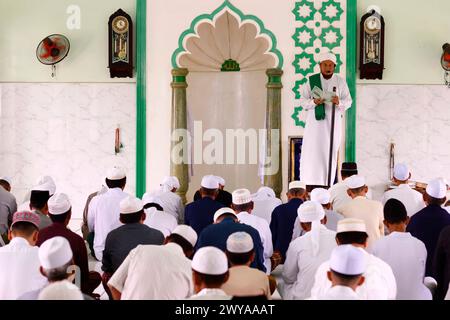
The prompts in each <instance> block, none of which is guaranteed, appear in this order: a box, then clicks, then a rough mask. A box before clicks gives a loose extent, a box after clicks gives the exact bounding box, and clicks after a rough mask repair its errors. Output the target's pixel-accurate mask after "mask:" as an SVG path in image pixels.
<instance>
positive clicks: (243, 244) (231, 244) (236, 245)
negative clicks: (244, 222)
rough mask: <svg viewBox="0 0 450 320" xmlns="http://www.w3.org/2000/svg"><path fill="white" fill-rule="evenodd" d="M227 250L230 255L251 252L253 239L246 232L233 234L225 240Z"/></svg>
mask: <svg viewBox="0 0 450 320" xmlns="http://www.w3.org/2000/svg"><path fill="white" fill-rule="evenodd" d="M227 250H228V251H229V252H232V253H247V252H250V251H251V250H253V239H252V237H251V236H250V235H249V234H248V233H247V232H235V233H233V234H231V235H230V236H229V237H228V239H227Z"/></svg>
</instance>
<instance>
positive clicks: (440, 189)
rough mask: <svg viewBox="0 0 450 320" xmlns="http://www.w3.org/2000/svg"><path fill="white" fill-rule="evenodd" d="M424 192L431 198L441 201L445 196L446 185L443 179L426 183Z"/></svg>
mask: <svg viewBox="0 0 450 320" xmlns="http://www.w3.org/2000/svg"><path fill="white" fill-rule="evenodd" d="M426 192H427V194H428V195H429V196H431V197H433V198H436V199H442V198H445V197H446V195H447V185H446V184H445V181H444V180H443V179H433V180H431V181H430V182H429V183H428V185H427V189H426Z"/></svg>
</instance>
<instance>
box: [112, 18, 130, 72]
mask: <svg viewBox="0 0 450 320" xmlns="http://www.w3.org/2000/svg"><path fill="white" fill-rule="evenodd" d="M108 37H109V41H108V46H109V48H108V50H109V66H108V67H109V73H110V76H111V78H114V77H118V78H126V77H129V78H132V77H133V22H132V21H131V17H130V16H129V15H128V14H127V13H126V12H125V11H123V10H122V9H119V10H117V11H116V12H115V13H114V14H113V15H111V16H110V17H109V21H108Z"/></svg>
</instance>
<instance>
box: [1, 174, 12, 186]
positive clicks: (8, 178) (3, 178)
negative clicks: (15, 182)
mask: <svg viewBox="0 0 450 320" xmlns="http://www.w3.org/2000/svg"><path fill="white" fill-rule="evenodd" d="M0 180H3V181H6V182H8V184H9V185H12V178H11V177H8V176H3V177H0Z"/></svg>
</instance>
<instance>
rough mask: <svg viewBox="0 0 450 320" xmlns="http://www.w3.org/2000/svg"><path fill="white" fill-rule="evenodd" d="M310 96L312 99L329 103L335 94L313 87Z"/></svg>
mask: <svg viewBox="0 0 450 320" xmlns="http://www.w3.org/2000/svg"><path fill="white" fill-rule="evenodd" d="M311 95H312V97H313V98H314V99H324V100H325V102H327V103H331V98H333V96H335V95H336V94H335V93H334V92H329V91H323V90H322V89H320V88H319V87H316V86H315V87H314V88H313V89H312V91H311Z"/></svg>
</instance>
